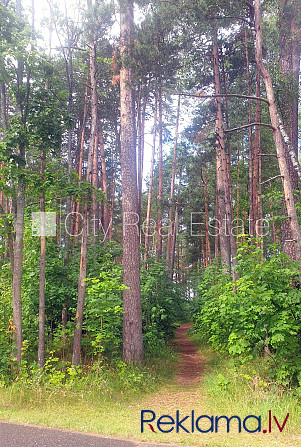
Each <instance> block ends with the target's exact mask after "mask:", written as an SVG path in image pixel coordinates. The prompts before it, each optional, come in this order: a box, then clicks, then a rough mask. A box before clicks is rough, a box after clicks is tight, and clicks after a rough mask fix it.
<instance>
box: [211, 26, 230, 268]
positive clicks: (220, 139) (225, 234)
mask: <svg viewBox="0 0 301 447" xmlns="http://www.w3.org/2000/svg"><path fill="white" fill-rule="evenodd" d="M213 63H214V64H213V66H214V85H215V94H216V95H220V94H221V89H220V75H219V60H218V48H217V32H216V31H215V33H214V36H213ZM216 105H217V110H216V121H215V132H216V138H217V140H216V187H217V198H218V222H219V242H220V254H221V258H222V262H223V264H224V268H225V271H230V270H231V249H230V240H229V220H228V213H227V206H226V201H227V200H228V199H229V197H228V196H227V191H226V183H227V166H226V165H227V162H226V151H225V138H224V131H223V116H222V104H221V98H220V97H217V98H216ZM230 222H231V217H230Z"/></svg>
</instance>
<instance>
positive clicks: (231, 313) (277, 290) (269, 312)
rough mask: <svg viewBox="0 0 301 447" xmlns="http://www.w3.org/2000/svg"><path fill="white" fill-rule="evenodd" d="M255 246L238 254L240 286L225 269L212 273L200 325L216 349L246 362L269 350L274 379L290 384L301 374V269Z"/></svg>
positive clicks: (250, 244) (272, 250)
mask: <svg viewBox="0 0 301 447" xmlns="http://www.w3.org/2000/svg"><path fill="white" fill-rule="evenodd" d="M253 242H254V241H253V240H250V241H247V242H245V243H243V244H242V245H241V247H240V248H239V250H238V255H237V260H238V266H237V272H238V273H239V275H240V278H239V279H238V280H237V281H235V282H233V281H232V280H230V279H229V277H227V276H224V275H223V273H222V271H221V270H220V269H216V268H214V267H212V268H210V269H207V271H206V272H205V275H204V278H203V280H202V282H201V284H200V286H199V290H200V297H199V300H198V306H199V308H198V312H197V315H196V317H195V326H196V328H197V330H198V331H200V332H202V333H203V335H204V336H205V337H206V339H207V340H208V341H209V342H210V343H211V345H212V346H213V348H214V349H217V350H219V351H221V352H228V353H230V354H231V355H233V356H240V358H241V359H243V360H244V361H246V360H247V359H251V358H253V357H254V356H256V355H257V354H261V353H262V352H264V351H265V353H266V355H268V357H269V363H270V365H271V372H272V373H273V375H274V376H275V377H276V379H277V380H278V382H279V383H282V384H288V383H290V382H291V380H296V378H297V376H298V374H300V370H301V360H300V359H301V357H300V354H301V344H300V342H301V339H300V333H301V320H300V316H301V293H300V290H299V289H296V288H294V283H295V281H298V275H299V271H298V266H297V264H296V263H293V262H292V261H291V260H290V259H289V258H288V257H287V256H286V255H285V254H283V253H280V251H279V249H278V248H277V247H276V246H272V247H270V248H269V252H268V258H264V257H263V253H262V251H261V250H260V249H259V248H258V247H257V246H256V245H255V244H254V243H253Z"/></svg>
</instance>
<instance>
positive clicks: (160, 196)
mask: <svg viewBox="0 0 301 447" xmlns="http://www.w3.org/2000/svg"><path fill="white" fill-rule="evenodd" d="M158 102H159V194H158V221H157V231H158V242H157V259H158V260H160V258H161V257H162V214H163V209H162V208H163V105H162V87H161V85H160V86H159V100H158Z"/></svg>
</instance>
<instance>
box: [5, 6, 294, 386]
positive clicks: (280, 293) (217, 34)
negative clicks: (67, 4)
mask: <svg viewBox="0 0 301 447" xmlns="http://www.w3.org/2000/svg"><path fill="white" fill-rule="evenodd" d="M23 7H24V5H22V2H21V0H17V1H16V3H14V2H12V1H11V2H10V1H8V2H5V1H2V3H0V21H1V22H0V42H1V47H0V51H1V65H0V99H1V103H0V109H1V110H0V118H1V123H0V126H1V145H0V153H1V168H0V169H1V172H0V212H1V229H0V231H1V232H0V239H1V247H0V250H1V251H0V265H1V276H0V281H1V323H0V349H1V371H2V374H3V375H8V374H9V373H10V372H13V373H17V372H18V370H19V367H20V364H22V362H23V363H24V362H29V363H30V364H32V362H35V361H36V362H37V364H38V366H39V368H41V370H42V369H43V368H44V367H45V362H46V364H47V361H48V360H47V359H48V358H49V353H52V354H53V352H55V353H56V354H57V355H58V357H60V358H61V359H63V360H64V361H66V362H71V363H72V365H74V366H78V365H79V364H80V363H83V364H87V363H89V362H93V361H96V360H97V361H98V360H100V359H103V358H107V359H108V358H111V359H112V358H115V357H116V356H117V357H118V356H119V355H121V349H122V348H123V359H124V361H125V362H126V363H129V364H130V363H138V364H141V363H142V362H143V355H144V353H151V354H156V353H158V352H160V351H161V350H162V349H163V348H164V342H165V341H166V340H168V339H170V338H172V336H173V329H174V327H175V325H176V324H177V323H179V322H180V321H183V320H185V319H186V318H188V313H187V312H188V309H190V310H192V311H193V318H194V320H195V327H196V330H198V331H200V332H201V333H202V335H203V336H204V337H205V338H206V339H207V340H209V341H210V342H211V343H212V345H213V346H214V347H215V348H216V349H220V350H222V351H228V352H230V353H231V354H233V355H240V356H241V355H242V356H243V357H248V358H250V356H253V355H255V354H259V355H263V354H264V355H265V357H266V358H267V359H272V361H273V362H274V363H275V364H276V367H275V366H274V370H275V374H276V376H277V380H279V381H280V382H282V383H289V381H290V380H292V379H293V380H295V379H296V378H297V375H298V373H299V371H300V365H298V364H297V363H298V362H295V361H294V358H295V356H296V354H297V353H298V354H300V329H301V328H300V324H301V323H300V311H301V309H300V299H301V298H300V289H299V284H300V279H299V271H298V267H299V266H300V260H301V245H300V244H301V234H300V212H299V211H300V203H299V197H300V192H299V183H300V175H301V168H300V164H299V161H298V116H299V114H298V102H299V101H298V88H299V69H300V51H301V45H300V41H301V39H300V37H301V34H300V22H301V19H300V15H301V12H300V5H299V2H298V1H293V0H292V1H282V0H272V1H264V2H260V1H258V0H255V1H254V2H243V1H241V2H223V1H217V2H214V1H206V2H205V1H201V0H200V1H198V2H194V1H189V2H184V3H181V2H176V3H175V4H173V3H172V2H156V1H154V2H142V3H139V4H138V5H135V8H134V4H133V2H132V1H131V0H120V1H119V3H115V2H105V3H100V2H98V1H97V0H96V1H92V0H87V2H84V1H78V3H77V4H76V8H75V10H76V14H75V16H76V18H72V14H68V11H67V10H65V11H64V12H62V11H61V10H60V9H59V8H57V7H56V6H55V4H54V3H53V2H52V1H51V0H49V1H48V12H47V17H46V18H45V19H44V21H43V27H44V29H43V34H44V35H45V36H49V39H48V37H46V38H45V39H44V41H43V42H42V40H41V37H40V36H39V25H38V24H37V23H35V17H36V14H35V13H36V11H34V7H35V5H34V2H33V5H32V10H31V24H30V25H29V22H28V20H27V19H26V17H25V14H24V10H23ZM36 7H37V6H36ZM261 8H262V9H263V12H262V11H261ZM134 9H135V16H139V17H140V20H139V21H138V22H137V21H135V20H134ZM117 13H118V14H119V17H120V20H119V25H120V38H119V37H117V36H116V26H115V25H116V23H117V21H116V14H117ZM45 14H46V12H45ZM47 40H49V41H48V42H47ZM146 161H148V162H146ZM145 179H146V180H145ZM298 214H299V218H298ZM250 238H251V239H250ZM52 354H51V355H52ZM66 364H68V363H66Z"/></svg>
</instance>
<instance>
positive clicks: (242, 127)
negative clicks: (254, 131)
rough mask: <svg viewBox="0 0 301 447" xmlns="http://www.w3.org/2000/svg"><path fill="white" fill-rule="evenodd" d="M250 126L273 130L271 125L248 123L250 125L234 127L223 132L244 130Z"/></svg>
mask: <svg viewBox="0 0 301 447" xmlns="http://www.w3.org/2000/svg"><path fill="white" fill-rule="evenodd" d="M252 126H263V127H268V128H269V129H272V130H274V127H273V126H272V125H271V124H267V123H250V124H244V125H243V126H239V127H234V128H233V129H225V130H224V132H234V131H235V130H241V129H246V128H247V127H252Z"/></svg>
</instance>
